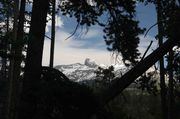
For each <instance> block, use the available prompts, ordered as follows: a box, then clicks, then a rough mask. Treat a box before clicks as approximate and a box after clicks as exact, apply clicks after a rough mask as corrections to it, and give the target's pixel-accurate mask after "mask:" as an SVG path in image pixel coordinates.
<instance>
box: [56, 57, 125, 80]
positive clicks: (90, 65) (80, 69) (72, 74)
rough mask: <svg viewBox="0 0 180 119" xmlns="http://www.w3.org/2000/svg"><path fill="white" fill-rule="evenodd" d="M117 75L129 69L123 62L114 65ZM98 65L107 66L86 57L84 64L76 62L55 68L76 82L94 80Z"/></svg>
mask: <svg viewBox="0 0 180 119" xmlns="http://www.w3.org/2000/svg"><path fill="white" fill-rule="evenodd" d="M112 66H113V67H114V73H115V75H116V76H121V75H123V74H124V73H125V72H127V71H128V68H127V67H125V66H124V65H123V64H121V65H119V64H116V65H112ZM98 67H102V68H107V67H106V66H105V65H102V64H101V65H98V64H97V63H96V62H95V61H94V60H91V59H89V58H86V59H85V61H84V64H81V63H75V64H68V65H58V66H56V67H55V68H56V69H58V70H60V71H61V72H63V73H64V74H65V75H66V76H67V77H68V78H69V79H70V80H72V81H75V82H81V81H88V80H93V79H95V77H96V74H95V71H97V70H98Z"/></svg>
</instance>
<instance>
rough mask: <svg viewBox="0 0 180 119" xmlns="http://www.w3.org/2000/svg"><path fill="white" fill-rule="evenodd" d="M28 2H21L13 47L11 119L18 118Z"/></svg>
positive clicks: (10, 91) (10, 98) (10, 92)
mask: <svg viewBox="0 0 180 119" xmlns="http://www.w3.org/2000/svg"><path fill="white" fill-rule="evenodd" d="M25 3H26V0H21V4H20V11H19V19H18V20H19V22H18V26H17V38H16V40H15V41H14V42H15V46H13V47H12V51H13V52H14V54H13V64H11V71H10V72H11V73H12V74H11V77H10V78H11V79H10V88H9V109H8V110H9V111H8V112H9V114H8V116H9V119H16V118H17V114H18V113H17V111H18V102H19V93H20V72H21V62H22V47H23V36H24V35H23V34H24V11H25Z"/></svg>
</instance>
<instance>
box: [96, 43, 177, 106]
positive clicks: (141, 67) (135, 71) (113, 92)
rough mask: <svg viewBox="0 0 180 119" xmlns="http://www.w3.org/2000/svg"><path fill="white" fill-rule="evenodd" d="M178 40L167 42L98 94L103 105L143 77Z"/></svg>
mask: <svg viewBox="0 0 180 119" xmlns="http://www.w3.org/2000/svg"><path fill="white" fill-rule="evenodd" d="M176 43H177V42H176V40H175V41H173V40H167V41H166V42H165V43H164V44H163V45H162V46H161V47H159V48H157V49H156V50H155V51H154V52H153V53H151V54H150V55H149V56H147V57H146V58H145V59H144V60H143V61H141V62H139V63H138V64H137V65H136V66H135V67H134V68H132V69H131V70H130V71H128V72H127V73H126V74H124V75H123V76H122V77H121V78H117V79H115V80H114V81H112V83H111V84H110V86H109V87H108V88H107V89H106V90H105V91H104V92H102V93H101V94H98V97H99V100H100V102H101V103H102V105H104V104H107V103H108V102H109V101H111V100H113V99H114V98H115V97H116V96H118V95H119V94H120V93H121V92H122V91H123V90H124V89H125V88H127V87H128V86H129V85H130V84H131V83H132V82H133V81H135V80H136V79H137V78H138V77H139V76H140V75H142V74H143V73H144V72H145V71H146V70H148V68H150V67H151V66H152V65H153V64H155V63H156V62H157V61H158V60H159V59H160V58H162V57H163V56H164V55H165V54H166V53H167V52H168V51H169V50H170V49H171V48H172V47H174V46H175V45H176Z"/></svg>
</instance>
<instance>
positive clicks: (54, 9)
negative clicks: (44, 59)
mask: <svg viewBox="0 0 180 119" xmlns="http://www.w3.org/2000/svg"><path fill="white" fill-rule="evenodd" d="M55 17H56V0H52V26H51V50H50V64H49V66H50V67H51V68H53V65H54V43H55V29H56V22H55Z"/></svg>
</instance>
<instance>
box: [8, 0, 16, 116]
mask: <svg viewBox="0 0 180 119" xmlns="http://www.w3.org/2000/svg"><path fill="white" fill-rule="evenodd" d="M13 13H14V16H13V17H14V19H13V20H14V21H13V42H12V48H11V55H12V57H11V59H10V66H9V72H8V74H9V77H8V78H9V92H8V107H7V109H8V110H7V116H8V117H7V119H13V118H14V114H15V113H14V112H15V102H14V97H15V95H14V93H13V92H14V88H13V87H14V80H13V77H14V73H13V71H14V70H15V69H14V64H15V58H14V56H15V45H16V39H17V29H18V14H19V0H14V4H13Z"/></svg>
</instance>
